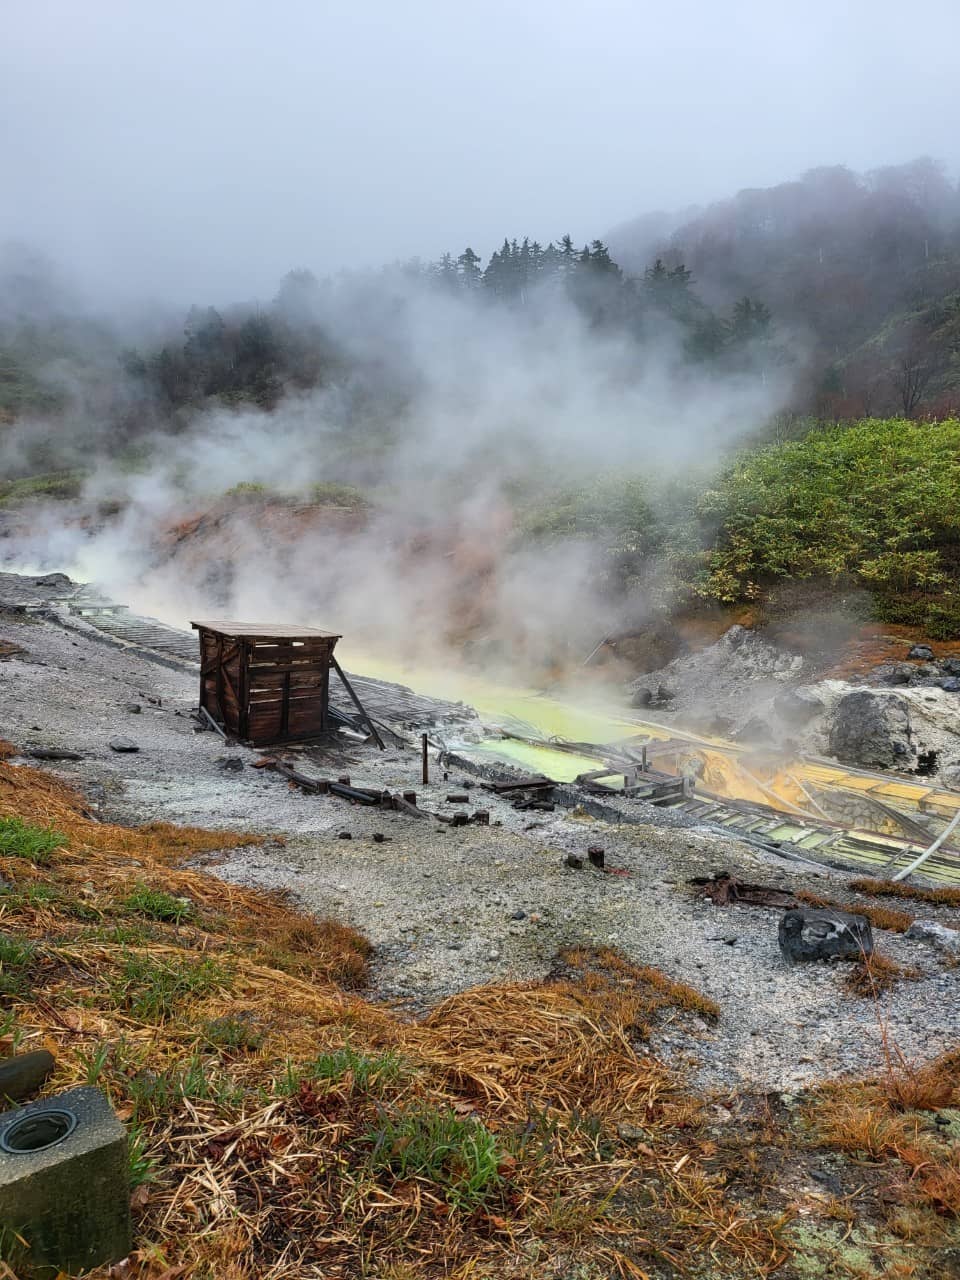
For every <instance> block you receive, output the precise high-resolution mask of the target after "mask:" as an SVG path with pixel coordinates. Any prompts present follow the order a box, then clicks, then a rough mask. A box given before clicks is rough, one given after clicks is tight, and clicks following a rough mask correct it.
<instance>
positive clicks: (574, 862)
mask: <svg viewBox="0 0 960 1280" xmlns="http://www.w3.org/2000/svg"><path fill="white" fill-rule="evenodd" d="M563 863H564V866H567V867H570V869H571V870H572V871H582V870H583V859H582V858H578V857H577V855H576V854H575V853H568V854H567V856H566V857H565V858H564V860H563Z"/></svg>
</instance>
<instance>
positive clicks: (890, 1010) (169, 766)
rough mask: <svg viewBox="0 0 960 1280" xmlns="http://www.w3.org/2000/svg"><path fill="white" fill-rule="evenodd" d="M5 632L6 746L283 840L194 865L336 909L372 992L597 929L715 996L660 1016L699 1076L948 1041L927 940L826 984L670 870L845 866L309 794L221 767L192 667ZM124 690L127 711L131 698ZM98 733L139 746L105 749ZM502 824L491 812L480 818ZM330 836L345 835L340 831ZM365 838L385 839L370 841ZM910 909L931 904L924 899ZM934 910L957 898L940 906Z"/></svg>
mask: <svg viewBox="0 0 960 1280" xmlns="http://www.w3.org/2000/svg"><path fill="white" fill-rule="evenodd" d="M0 639H5V640H10V641H14V642H16V643H18V644H20V645H22V646H23V647H24V648H25V649H26V650H27V654H26V655H25V656H23V657H20V658H12V659H9V660H7V661H5V662H0V706H2V708H3V716H2V724H0V734H2V736H4V737H6V738H8V739H10V740H11V741H12V742H14V743H15V744H17V745H18V746H19V747H21V748H22V749H24V750H25V749H27V748H29V747H31V746H46V747H66V748H71V749H74V750H78V751H81V752H83V753H84V759H83V760H81V761H78V762H75V763H66V762H64V763H57V764H50V765H44V766H42V767H45V768H49V769H52V770H55V771H56V772H57V773H58V774H59V775H60V776H62V777H64V778H65V779H68V780H69V781H71V782H73V783H75V784H76V785H78V786H80V787H81V788H82V789H83V790H84V791H85V792H86V793H87V794H88V795H90V796H91V797H92V799H93V800H94V801H95V803H97V804H98V805H99V807H100V810H101V812H102V814H103V816H104V817H105V818H108V819H110V820H113V821H120V822H142V821H149V820H152V819H164V820H168V821H173V822H189V823H196V824H200V825H206V826H210V827H226V828H237V829H243V830H253V831H258V832H264V833H273V834H276V835H277V836H279V837H282V840H283V843H276V842H269V843H268V844H267V845H265V846H264V847H262V848H254V849H244V850H237V851H235V852H234V853H232V854H228V855H227V857H226V859H225V860H224V861H223V862H222V863H220V864H219V865H217V866H211V867H210V868H209V869H210V872H211V874H215V875H219V876H221V877H223V878H224V879H227V880H232V881H237V882H243V883H250V884H257V885H263V886H270V887H278V888H285V889H289V890H291V891H292V892H293V893H294V894H295V895H296V897H297V898H298V899H299V900H300V901H301V902H302V903H303V904H304V905H305V906H306V907H307V908H308V909H310V910H312V911H315V912H318V913H320V914H324V915H332V916H335V917H338V918H340V919H344V920H347V921H349V922H350V923H352V924H354V925H356V926H357V927H358V928H360V929H361V930H362V931H363V932H364V933H365V934H366V935H367V936H368V937H369V938H370V939H371V941H372V942H373V943H374V944H375V945H376V948H377V951H376V956H375V961H374V970H373V993H372V994H373V995H374V996H375V997H376V998H381V999H384V1000H388V1001H391V1002H393V1003H397V1004H399V1005H401V1006H403V1007H406V1008H410V1009H412V1010H417V1011H419V1010H422V1009H424V1008H426V1007H428V1006H429V1005H431V1004H432V1003H433V1002H435V1001H436V1000H438V999H441V998H442V997H444V996H445V995H447V994H449V993H451V992H453V991H457V990H461V989H463V988H464V987H467V986H471V985H475V984H477V983H482V982H492V981H504V980H514V979H536V978H540V977H542V976H543V975H545V974H546V973H548V972H549V971H550V969H551V968H552V967H553V964H554V958H555V955H556V952H557V950H558V948H559V947H561V946H563V945H565V944H572V943H583V944H609V945H613V946H616V947H618V948H619V949H620V950H622V951H623V952H624V953H625V954H626V955H627V956H629V957H630V958H632V959H634V960H636V961H639V962H641V963H649V964H655V965H657V966H658V967H660V968H661V969H663V970H664V971H665V972H666V973H668V974H670V975H671V976H673V977H676V978H680V979H683V980H684V981H687V982H690V983H692V984H693V985H694V986H696V987H697V988H699V989H700V990H701V991H703V992H704V993H705V994H707V995H709V996H711V997H712V998H713V999H714V1000H716V1001H717V1002H718V1003H719V1004H720V1006H721V1010H722V1014H721V1018H720V1021H719V1023H718V1024H717V1025H716V1026H710V1025H708V1024H706V1023H704V1022H702V1021H701V1020H700V1019H698V1018H696V1017H691V1016H686V1015H685V1016H682V1017H680V1016H678V1017H677V1018H676V1019H674V1020H672V1021H667V1022H665V1023H664V1024H663V1025H661V1026H660V1027H659V1028H658V1032H657V1035H656V1038H655V1045H654V1047H655V1049H656V1050H657V1051H661V1052H669V1053H670V1054H672V1055H675V1056H677V1057H679V1058H684V1059H690V1060H691V1062H692V1067H691V1069H692V1071H693V1073H694V1077H695V1078H696V1079H697V1080H698V1081H699V1082H700V1083H702V1084H704V1085H706V1086H709V1087H715V1088H720V1089H724V1088H733V1087H740V1086H743V1085H748V1086H750V1087H760V1088H763V1089H781V1090H782V1089H786V1090H789V1089H792V1088H795V1087H797V1086H799V1085H801V1084H802V1083H803V1082H805V1081H807V1080H810V1079H813V1078H817V1077H821V1076H823V1075H824V1074H833V1073H837V1072H843V1071H847V1070H849V1071H856V1072H861V1073H862V1072H863V1071H864V1070H868V1069H870V1068H871V1067H873V1066H876V1065H879V1064H880V1062H881V1061H882V1047H881V1030H882V1028H883V1027H884V1026H886V1027H887V1028H888V1029H889V1033H890V1035H891V1036H892V1038H893V1040H894V1041H895V1042H896V1044H897V1045H899V1047H900V1049H901V1051H902V1052H903V1053H904V1054H905V1055H906V1056H907V1057H908V1058H912V1057H926V1056H930V1055H933V1054H935V1053H937V1052H939V1051H941V1050H943V1049H944V1048H946V1047H947V1046H948V1045H952V1044H956V1043H957V1042H958V1041H960V1006H958V1002H957V1001H956V998H955V997H956V991H957V971H956V970H952V969H949V968H945V967H944V965H943V961H942V958H941V956H940V953H939V952H937V951H936V950H935V949H934V948H933V947H931V946H929V945H928V944H925V943H922V942H914V941H908V940H906V939H903V938H901V937H898V936H896V935H892V934H887V933H881V934H879V935H878V945H879V947H880V949H881V950H882V951H883V952H884V953H885V954H887V955H888V956H890V957H891V958H892V959H895V960H898V961H900V962H902V963H907V964H911V965H915V966H918V967H920V968H921V969H922V970H923V971H924V974H925V976H924V978H923V979H922V980H921V981H919V982H915V983H909V984H904V985H902V986H901V987H900V988H899V989H898V990H896V991H895V992H893V993H892V995H889V996H886V997H883V999H882V1003H881V1007H880V1008H879V1009H878V1008H876V1007H875V1006H874V1004H873V1003H872V1002H871V1001H870V1000H862V999H855V998H851V997H848V996H846V995H845V994H843V991H842V968H832V967H826V966H819V965H805V966H790V965H788V964H786V963H785V962H784V961H783V959H782V958H781V956H780V953H779V949H778V946H777V913H776V912H775V911H771V910H767V909H763V908H757V907H733V908H719V907H715V906H713V905H712V903H710V902H709V901H707V900H704V899H701V898H697V897H695V896H694V894H693V892H692V891H691V890H690V889H689V887H688V886H687V883H686V882H687V881H688V880H689V879H690V878H691V877H693V876H697V875H709V874H711V873H712V872H715V871H720V870H729V871H732V872H734V873H736V874H738V875H739V876H741V877H742V878H746V879H750V880H754V881H758V882H761V883H767V884H772V885H777V886H780V887H785V886H789V887H794V888H802V887H808V888H813V889H814V890H815V891H817V892H819V893H822V894H824V895H826V896H837V895H839V894H840V893H841V892H842V889H843V883H844V877H842V876H839V875H837V874H836V873H833V872H831V871H829V870H828V869H825V868H822V867H817V868H814V867H807V866H805V865H803V864H797V863H796V862H792V861H791V862H787V861H781V860H779V859H777V858H776V857H775V856H774V855H770V854H766V853H763V852H761V851H758V850H756V849H753V848H751V847H749V846H746V845H744V844H741V843H739V842H733V841H730V840H727V839H725V838H723V837H721V836H717V835H714V834H704V833H702V832H699V831H697V830H684V829H670V828H665V827H658V826H628V825H622V826H615V825H613V824H609V823H604V822H601V821H598V820H594V819H590V818H587V817H585V816H578V815H577V814H576V812H573V813H570V812H569V811H558V812H555V813H552V814H551V813H536V812H517V811H516V810H514V809H513V808H512V807H510V805H509V804H508V803H507V802H505V801H503V800H500V799H498V798H496V797H493V796H491V795H490V794H489V793H487V792H484V791H482V790H481V789H480V788H479V786H475V787H474V788H473V789H469V791H468V794H469V797H470V803H469V804H468V805H467V806H466V808H467V809H468V810H472V809H474V808H477V807H483V808H485V809H488V810H489V811H490V821H491V826H489V827H481V826H469V827H460V828H450V827H446V826H441V825H440V824H438V823H436V822H435V821H433V820H430V821H417V820H416V819H413V818H410V817H407V816H404V815H401V814H397V813H393V812H384V811H381V810H371V809H365V808H355V807H352V806H350V805H349V804H347V803H345V802H344V801H342V800H339V799H336V798H333V797H327V796H306V795H303V794H301V793H300V792H299V791H298V790H296V789H295V788H292V787H290V786H289V785H288V784H287V783H286V782H285V781H284V780H283V779H282V778H280V777H279V776H278V775H275V774H269V773H265V772H264V771H261V770H254V769H252V768H247V767H243V768H241V769H240V770H239V771H235V770H233V769H227V768H225V767H224V763H223V762H224V761H225V760H227V759H231V760H232V759H240V760H241V761H243V762H244V764H245V765H246V764H248V763H250V762H252V760H254V759H255V758H257V755H258V754H259V753H257V752H254V751H251V750H248V749H246V748H243V747H234V746H232V745H227V744H225V743H224V742H223V741H222V740H221V739H220V738H219V737H218V736H216V735H215V734H213V733H209V732H208V733H199V734H198V733H196V732H195V730H194V723H193V721H192V720H191V719H190V718H189V713H190V710H191V708H192V707H193V706H194V705H195V700H196V688H195V684H196V676H195V675H193V674H192V673H187V672H180V671H176V670H171V669H168V668H166V667H163V666H159V665H156V664H154V663H151V662H149V661H147V660H145V659H144V658H142V657H140V656H135V655H132V654H129V653H124V652H121V651H118V650H117V649H115V648H113V647H111V646H108V645H106V644H104V643H102V642H100V641H97V640H94V639H92V638H90V637H89V636H87V635H83V634H77V633H75V632H72V631H68V630H65V629H64V628H63V627H61V626H59V625H58V624H56V623H53V622H50V621H37V622H24V621H22V620H14V619H9V618H4V619H2V620H0ZM131 703H136V704H138V705H139V706H140V707H141V710H140V711H139V712H132V711H129V710H126V709H125V708H126V706H127V705H128V704H131ZM115 734H123V735H125V736H129V737H131V738H132V739H133V740H134V741H135V742H136V743H137V744H138V745H139V748H140V750H139V751H138V752H135V753H130V754H117V753H116V752H114V751H112V750H111V749H110V747H109V745H108V743H109V739H110V737H111V736H113V735H115ZM330 772H332V773H337V774H339V773H349V774H350V776H351V778H352V779H353V781H354V782H358V783H360V784H364V783H369V784H376V785H382V786H389V787H391V788H393V789H400V788H403V789H413V790H416V791H417V792H418V795H419V797H420V803H421V805H423V806H424V807H426V808H432V809H441V808H442V809H444V810H446V811H448V812H449V811H451V810H452V809H453V808H455V807H456V806H453V805H450V804H447V803H446V796H447V795H448V794H454V793H455V792H458V791H461V790H462V787H461V785H460V783H461V781H462V779H463V774H462V773H461V772H460V771H459V770H454V771H451V772H450V776H449V779H448V781H447V782H444V781H443V780H442V778H441V777H439V776H437V777H436V780H435V783H434V785H433V786H432V787H429V788H424V787H422V786H420V785H419V757H418V754H417V753H414V752H412V751H411V752H409V753H403V752H401V751H388V752H386V753H385V754H384V755H382V756H381V755H380V753H378V752H376V751H370V750H368V749H366V748H358V749H357V750H348V751H347V752H345V753H344V754H343V755H342V756H341V758H340V759H338V760H337V761H336V763H335V765H333V766H332V767H331V768H330ZM496 824H501V825H496ZM341 832H349V834H350V837H351V838H350V839H349V840H347V839H343V838H341V836H340V833H341ZM374 833H378V834H381V835H383V836H385V837H387V839H385V840H384V841H383V842H382V843H377V842H375V841H374V840H373V838H372V837H373V835H374ZM589 844H599V845H602V846H603V848H604V849H605V853H606V866H607V868H608V869H609V868H614V869H616V870H620V871H624V872H627V873H629V874H626V875H616V874H606V873H605V872H602V871H599V870H597V869H595V868H592V867H590V866H589V865H587V866H586V867H585V868H584V869H583V870H579V871H575V870H571V869H570V868H569V867H567V866H566V865H565V857H566V855H567V853H569V852H577V853H579V854H585V852H586V847H587V845H589ZM921 914H925V915H929V914H933V913H931V912H930V911H929V910H927V909H924V911H923V912H922V913H921ZM936 918H938V919H940V920H941V921H942V922H943V923H946V924H958V923H960V913H957V912H953V913H950V912H946V911H943V910H938V911H937V913H936Z"/></svg>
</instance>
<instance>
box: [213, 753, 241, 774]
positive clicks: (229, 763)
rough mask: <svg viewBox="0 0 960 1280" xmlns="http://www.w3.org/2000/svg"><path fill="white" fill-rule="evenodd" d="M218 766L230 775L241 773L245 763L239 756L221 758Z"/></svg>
mask: <svg viewBox="0 0 960 1280" xmlns="http://www.w3.org/2000/svg"><path fill="white" fill-rule="evenodd" d="M217 764H218V765H219V766H220V768H221V769H223V770H224V771H226V772H228V773H239V772H240V771H241V770H242V769H243V761H242V760H241V758H240V757H239V756H221V757H220V758H219V760H218V761H217Z"/></svg>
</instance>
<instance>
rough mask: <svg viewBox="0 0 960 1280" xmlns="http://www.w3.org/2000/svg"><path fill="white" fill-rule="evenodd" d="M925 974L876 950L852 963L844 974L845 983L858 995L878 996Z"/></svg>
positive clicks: (849, 989)
mask: <svg viewBox="0 0 960 1280" xmlns="http://www.w3.org/2000/svg"><path fill="white" fill-rule="evenodd" d="M922 977H923V974H922V973H921V972H920V970H919V969H913V968H909V967H907V966H905V965H900V964H897V962H896V961H895V960H891V959H889V958H888V957H887V956H884V955H881V954H880V952H879V951H874V952H873V954H872V955H869V956H866V957H864V959H863V960H859V961H857V962H856V963H855V964H853V965H851V966H850V968H849V969H848V970H847V972H846V973H845V974H844V979H843V985H844V986H845V987H846V989H847V990H848V991H849V992H851V994H853V995H856V996H876V995H878V994H879V993H880V992H881V991H890V990H891V989H892V988H893V987H895V986H897V985H898V984H899V983H901V982H917V981H918V980H919V979H920V978H922Z"/></svg>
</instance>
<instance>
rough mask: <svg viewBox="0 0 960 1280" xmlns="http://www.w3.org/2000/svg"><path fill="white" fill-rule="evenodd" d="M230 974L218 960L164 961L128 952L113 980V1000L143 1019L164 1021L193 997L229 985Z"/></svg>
mask: <svg viewBox="0 0 960 1280" xmlns="http://www.w3.org/2000/svg"><path fill="white" fill-rule="evenodd" d="M229 983H230V974H229V973H228V971H227V970H226V969H225V968H224V967H223V966H222V965H220V964H217V962H216V961H215V960H210V959H204V960H195V961H182V960H181V961H179V962H178V963H176V964H164V963H162V962H161V961H158V960H154V959H153V958H152V957H151V956H143V955H135V954H128V955H127V956H126V957H125V958H124V960H123V963H122V965H121V968H120V972H119V973H118V974H117V975H116V976H115V977H114V979H113V981H112V982H111V984H110V995H111V998H112V1000H113V1003H114V1004H115V1005H116V1006H117V1007H118V1008H120V1009H125V1010H126V1011H127V1012H128V1013H130V1014H132V1015H133V1016H134V1017H135V1018H138V1019H139V1020H140V1021H141V1022H151V1023H161V1022H166V1021H168V1020H169V1019H170V1018H171V1017H173V1015H174V1014H176V1013H177V1012H179V1010H180V1009H181V1008H182V1007H183V1006H184V1005H186V1004H188V1003H190V1002H191V1001H192V1000H198V999H200V998H201V997H203V996H208V995H212V994H213V992H215V991H222V990H224V989H225V988H227V987H229Z"/></svg>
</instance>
